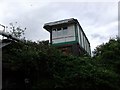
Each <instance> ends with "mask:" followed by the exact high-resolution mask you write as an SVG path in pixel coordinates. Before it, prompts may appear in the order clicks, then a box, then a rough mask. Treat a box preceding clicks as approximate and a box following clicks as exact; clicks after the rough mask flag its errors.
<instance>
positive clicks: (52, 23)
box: [43, 18, 78, 32]
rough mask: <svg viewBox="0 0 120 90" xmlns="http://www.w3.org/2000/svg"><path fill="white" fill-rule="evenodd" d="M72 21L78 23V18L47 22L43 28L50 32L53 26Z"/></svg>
mask: <svg viewBox="0 0 120 90" xmlns="http://www.w3.org/2000/svg"><path fill="white" fill-rule="evenodd" d="M72 23H78V21H77V19H74V18H71V19H64V20H59V21H55V22H50V23H46V24H44V26H43V28H44V29H46V30H47V31H49V32H50V31H51V27H53V26H59V25H69V24H72Z"/></svg>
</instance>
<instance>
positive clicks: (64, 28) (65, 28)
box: [53, 27, 68, 31]
mask: <svg viewBox="0 0 120 90" xmlns="http://www.w3.org/2000/svg"><path fill="white" fill-rule="evenodd" d="M67 29H68V27H62V28H53V31H60V30H67Z"/></svg>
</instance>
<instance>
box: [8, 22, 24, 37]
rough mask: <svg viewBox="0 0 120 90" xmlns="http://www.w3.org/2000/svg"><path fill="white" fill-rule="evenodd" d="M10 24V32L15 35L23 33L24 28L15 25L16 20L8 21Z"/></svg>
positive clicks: (18, 35) (19, 35)
mask: <svg viewBox="0 0 120 90" xmlns="http://www.w3.org/2000/svg"><path fill="white" fill-rule="evenodd" d="M9 25H10V27H9V28H10V33H11V34H12V35H13V36H15V37H18V38H20V37H22V36H23V35H24V34H25V33H24V32H25V30H26V28H23V29H22V28H21V27H20V26H17V22H15V23H9Z"/></svg>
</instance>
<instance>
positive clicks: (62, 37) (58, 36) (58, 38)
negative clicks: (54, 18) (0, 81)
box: [52, 25, 75, 44]
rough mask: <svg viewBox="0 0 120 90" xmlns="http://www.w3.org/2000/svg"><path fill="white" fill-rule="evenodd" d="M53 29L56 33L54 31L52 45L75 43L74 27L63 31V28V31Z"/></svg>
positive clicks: (70, 26) (68, 27) (71, 26)
mask: <svg viewBox="0 0 120 90" xmlns="http://www.w3.org/2000/svg"><path fill="white" fill-rule="evenodd" d="M59 28H60V27H59ZM53 29H54V31H52V43H53V44H54V43H62V42H69V41H75V27H74V25H69V26H67V29H63V27H61V30H57V28H54V27H53Z"/></svg>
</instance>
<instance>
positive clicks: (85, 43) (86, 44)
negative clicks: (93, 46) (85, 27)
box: [77, 25, 90, 55]
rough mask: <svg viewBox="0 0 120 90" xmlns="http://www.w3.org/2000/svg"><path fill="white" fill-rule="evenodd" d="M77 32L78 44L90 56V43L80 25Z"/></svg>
mask: <svg viewBox="0 0 120 90" xmlns="http://www.w3.org/2000/svg"><path fill="white" fill-rule="evenodd" d="M77 31H78V42H79V45H80V46H81V47H82V48H84V49H85V50H86V51H87V52H88V53H89V55H90V47H89V42H88V41H87V39H86V37H85V36H84V34H83V32H82V30H81V28H80V26H79V25H77Z"/></svg>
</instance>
